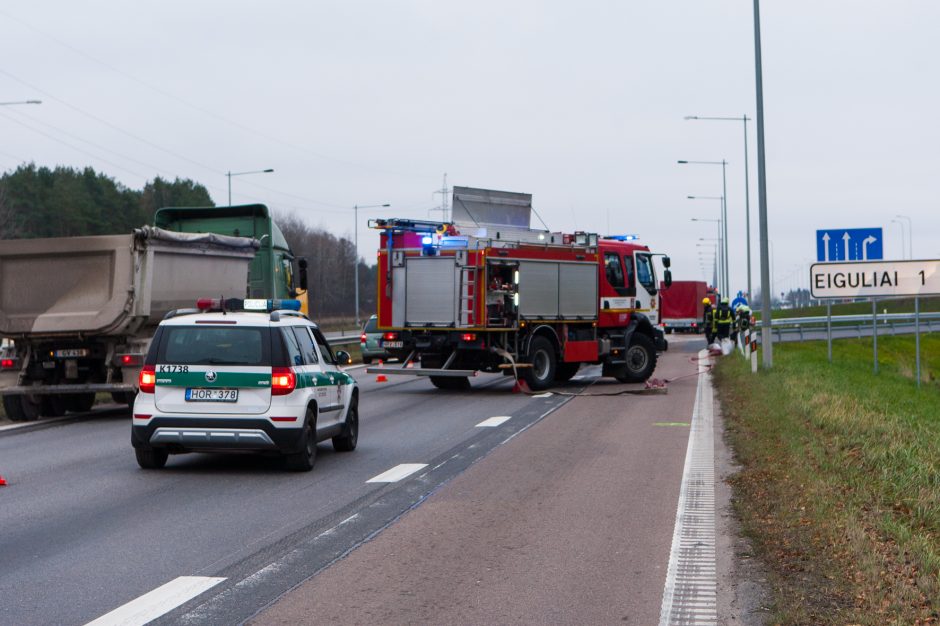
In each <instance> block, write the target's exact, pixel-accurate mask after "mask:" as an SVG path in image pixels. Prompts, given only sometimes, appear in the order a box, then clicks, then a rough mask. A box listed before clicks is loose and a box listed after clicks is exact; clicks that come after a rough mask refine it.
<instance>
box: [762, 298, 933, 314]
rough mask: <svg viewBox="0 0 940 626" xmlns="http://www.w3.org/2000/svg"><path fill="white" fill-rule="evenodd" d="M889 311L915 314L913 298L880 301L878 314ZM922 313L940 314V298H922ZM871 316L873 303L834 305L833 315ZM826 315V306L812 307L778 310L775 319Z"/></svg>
mask: <svg viewBox="0 0 940 626" xmlns="http://www.w3.org/2000/svg"><path fill="white" fill-rule="evenodd" d="M886 309H887V311H888V313H913V312H914V299H913V298H898V299H896V300H879V301H878V312H879V313H883V312H884V311H885V310H886ZM920 312H921V313H937V312H940V298H921V299H920ZM866 313H868V314H871V302H870V301H869V302H848V303H845V304H841V303H840V304H833V305H832V314H833V315H864V314H866ZM825 314H826V305H825V304H823V305H821V306H811V307H805V308H802V309H776V310H774V312H773V317H774V319H777V318H783V317H819V316H821V315H825ZM754 315H755V317H757V319H760V311H759V310H757V309H756V308H755V310H754Z"/></svg>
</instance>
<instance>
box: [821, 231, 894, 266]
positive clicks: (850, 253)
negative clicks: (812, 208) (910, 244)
mask: <svg viewBox="0 0 940 626" xmlns="http://www.w3.org/2000/svg"><path fill="white" fill-rule="evenodd" d="M883 258H884V238H883V237H882V234H881V229H880V228H835V229H829V230H817V231H816V260H817V261H819V262H821V263H827V262H832V261H879V260H881V259H883Z"/></svg>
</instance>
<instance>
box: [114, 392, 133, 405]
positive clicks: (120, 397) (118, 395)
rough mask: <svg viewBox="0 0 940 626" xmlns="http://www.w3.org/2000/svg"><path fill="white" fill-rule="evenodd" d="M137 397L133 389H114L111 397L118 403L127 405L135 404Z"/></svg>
mask: <svg viewBox="0 0 940 626" xmlns="http://www.w3.org/2000/svg"><path fill="white" fill-rule="evenodd" d="M136 398H137V394H136V393H134V392H132V391H112V392H111V399H112V400H114V402H116V403H117V404H126V405H127V406H134V400H135V399H136Z"/></svg>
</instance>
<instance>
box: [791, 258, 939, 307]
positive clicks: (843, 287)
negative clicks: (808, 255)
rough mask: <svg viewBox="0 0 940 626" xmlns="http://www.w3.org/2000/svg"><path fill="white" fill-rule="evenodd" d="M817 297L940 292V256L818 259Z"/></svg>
mask: <svg viewBox="0 0 940 626" xmlns="http://www.w3.org/2000/svg"><path fill="white" fill-rule="evenodd" d="M809 284H810V292H811V293H812V294H813V297H814V298H880V297H884V296H931V295H938V294H940V260H929V261H868V262H856V263H814V264H813V265H812V266H811V267H810V280H809Z"/></svg>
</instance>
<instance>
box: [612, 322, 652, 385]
mask: <svg viewBox="0 0 940 626" xmlns="http://www.w3.org/2000/svg"><path fill="white" fill-rule="evenodd" d="M626 361H627V362H626V364H625V365H624V366H623V370H621V371H622V373H621V374H620V375H619V376H617V380H619V381H620V382H622V383H642V382H644V381H645V380H647V379H648V378H649V377H650V376H652V375H653V370H655V369H656V346H655V345H653V340H652V339H650V338H649V337H647V336H646V335H644V334H643V333H640V332H636V333H633V336H632V337H631V338H630V347H629V348H627V354H626Z"/></svg>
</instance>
